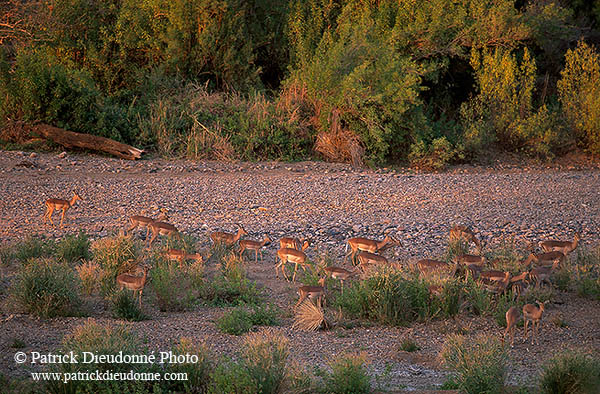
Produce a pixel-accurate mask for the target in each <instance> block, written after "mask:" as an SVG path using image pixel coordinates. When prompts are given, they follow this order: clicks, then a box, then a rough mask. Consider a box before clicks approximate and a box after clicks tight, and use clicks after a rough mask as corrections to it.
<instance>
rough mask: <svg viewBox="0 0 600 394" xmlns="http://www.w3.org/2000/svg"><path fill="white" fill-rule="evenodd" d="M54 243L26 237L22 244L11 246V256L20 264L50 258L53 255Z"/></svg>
mask: <svg viewBox="0 0 600 394" xmlns="http://www.w3.org/2000/svg"><path fill="white" fill-rule="evenodd" d="M55 248H56V243H55V242H54V241H53V240H44V239H40V238H34V237H31V236H29V237H27V238H25V240H24V241H23V242H19V243H17V244H16V245H14V246H13V256H14V258H15V259H16V260H17V261H18V262H20V263H26V262H28V261H29V260H30V259H37V258H40V257H50V256H52V255H53V254H54V251H55Z"/></svg>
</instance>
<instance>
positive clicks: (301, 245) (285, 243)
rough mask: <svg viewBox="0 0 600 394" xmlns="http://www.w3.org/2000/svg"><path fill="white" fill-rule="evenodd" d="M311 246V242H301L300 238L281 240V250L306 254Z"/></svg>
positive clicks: (304, 240)
mask: <svg viewBox="0 0 600 394" xmlns="http://www.w3.org/2000/svg"><path fill="white" fill-rule="evenodd" d="M309 246H310V240H308V239H303V240H299V239H298V238H291V237H283V238H281V239H280V240H279V247H280V248H281V249H283V248H291V249H296V250H299V251H301V252H304V251H305V250H306V249H308V247H309Z"/></svg>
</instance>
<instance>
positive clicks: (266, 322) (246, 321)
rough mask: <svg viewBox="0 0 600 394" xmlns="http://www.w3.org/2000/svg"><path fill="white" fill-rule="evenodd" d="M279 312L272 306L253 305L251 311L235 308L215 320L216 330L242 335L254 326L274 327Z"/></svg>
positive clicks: (277, 320) (276, 323)
mask: <svg viewBox="0 0 600 394" xmlns="http://www.w3.org/2000/svg"><path fill="white" fill-rule="evenodd" d="M278 316H279V312H278V310H277V309H276V308H275V307H274V306H272V305H269V306H259V305H255V306H254V307H253V308H252V310H250V311H249V310H248V309H247V308H245V307H237V308H235V309H232V310H231V311H228V312H225V314H224V315H223V316H222V317H221V318H219V319H218V320H217V328H219V330H220V331H222V332H224V333H227V334H231V335H242V334H245V333H247V332H248V331H250V330H251V329H252V328H253V327H256V326H276V325H278V324H279V317H278Z"/></svg>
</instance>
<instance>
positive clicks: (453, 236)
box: [450, 224, 481, 253]
mask: <svg viewBox="0 0 600 394" xmlns="http://www.w3.org/2000/svg"><path fill="white" fill-rule="evenodd" d="M461 239H464V240H466V241H467V242H473V243H474V244H475V246H476V247H477V250H478V251H479V252H480V253H481V242H479V240H478V239H477V237H476V236H475V233H474V232H473V230H471V229H470V228H469V227H467V226H462V225H460V224H457V225H455V226H454V227H452V228H451V229H450V242H456V241H459V240H461Z"/></svg>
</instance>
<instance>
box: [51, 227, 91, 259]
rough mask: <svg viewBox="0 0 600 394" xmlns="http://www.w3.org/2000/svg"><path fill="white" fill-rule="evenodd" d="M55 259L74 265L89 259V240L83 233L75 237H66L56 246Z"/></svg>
mask: <svg viewBox="0 0 600 394" xmlns="http://www.w3.org/2000/svg"><path fill="white" fill-rule="evenodd" d="M56 257H57V258H58V259H60V260H63V261H65V262H67V263H70V264H72V263H75V262H78V261H80V260H87V259H89V258H90V240H89V239H88V236H87V235H86V234H85V233H84V232H82V231H81V232H79V234H77V236H73V235H67V236H66V237H65V238H64V239H62V240H61V241H60V242H58V243H57V244H56Z"/></svg>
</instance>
